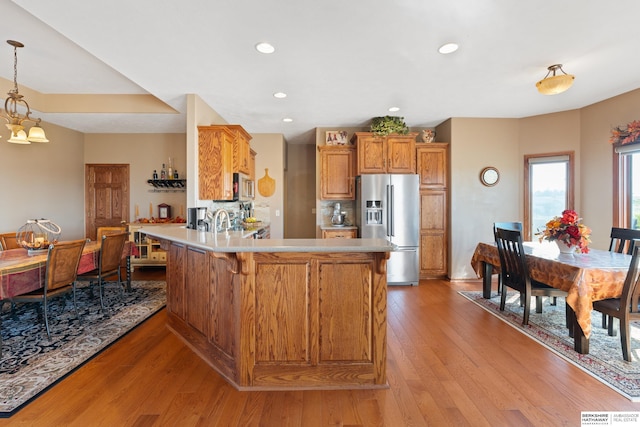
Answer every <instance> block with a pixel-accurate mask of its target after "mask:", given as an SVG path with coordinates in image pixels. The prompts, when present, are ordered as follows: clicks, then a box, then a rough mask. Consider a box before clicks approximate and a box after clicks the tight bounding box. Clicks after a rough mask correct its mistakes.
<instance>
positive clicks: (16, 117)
mask: <svg viewBox="0 0 640 427" xmlns="http://www.w3.org/2000/svg"><path fill="white" fill-rule="evenodd" d="M7 43H8V44H10V45H11V46H13V89H11V90H10V91H9V92H7V95H9V96H8V97H7V99H6V100H5V101H4V110H3V111H0V117H2V118H3V119H5V120H6V121H7V122H8V123H7V125H6V126H7V128H8V129H9V130H10V131H11V138H9V140H8V141H9V142H12V143H14V144H30V143H32V142H49V140H48V139H47V137H46V136H45V134H44V129H42V128H41V127H40V121H41V119H35V118H31V109H30V108H29V104H27V101H25V100H24V99H23V98H24V97H23V96H22V95H20V93H19V92H18V48H19V47H24V45H23V44H22V43H20V42H17V41H15V40H7ZM19 104H20V105H22V106H23V107H24V108H26V109H27V112H26V113H25V114H24V115H22V114H20V113H18V105H19ZM24 122H33V123H35V125H34V126H32V127H31V129H29V135H27V133H26V132H25V131H24V126H23V125H22V123H24Z"/></svg>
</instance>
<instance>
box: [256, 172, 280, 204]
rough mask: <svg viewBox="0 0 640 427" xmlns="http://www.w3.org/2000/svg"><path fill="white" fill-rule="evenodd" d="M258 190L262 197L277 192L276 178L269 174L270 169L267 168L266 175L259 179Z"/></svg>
mask: <svg viewBox="0 0 640 427" xmlns="http://www.w3.org/2000/svg"><path fill="white" fill-rule="evenodd" d="M258 192H259V193H260V195H261V196H262V197H271V196H273V193H275V192H276V180H275V179H273V178H271V177H270V176H269V169H265V170H264V176H263V177H262V178H260V179H259V180H258Z"/></svg>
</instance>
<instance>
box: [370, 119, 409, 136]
mask: <svg viewBox="0 0 640 427" xmlns="http://www.w3.org/2000/svg"><path fill="white" fill-rule="evenodd" d="M371 132H373V133H374V134H375V135H380V136H386V135H389V134H392V133H397V134H400V135H406V134H408V133H409V127H408V126H407V124H406V123H405V122H404V117H398V116H384V117H374V118H373V119H371Z"/></svg>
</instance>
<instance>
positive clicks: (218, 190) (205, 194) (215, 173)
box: [198, 125, 235, 200]
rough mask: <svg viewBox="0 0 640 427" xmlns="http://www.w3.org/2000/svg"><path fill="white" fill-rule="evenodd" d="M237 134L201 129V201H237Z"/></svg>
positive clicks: (220, 128) (224, 128) (223, 128)
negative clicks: (234, 168)
mask: <svg viewBox="0 0 640 427" xmlns="http://www.w3.org/2000/svg"><path fill="white" fill-rule="evenodd" d="M234 140H235V133H234V132H232V131H231V130H230V129H229V127H227V126H217V125H213V126H198V169H199V174H198V178H199V181H198V182H199V192H198V194H199V198H200V199H201V200H232V199H233V150H234Z"/></svg>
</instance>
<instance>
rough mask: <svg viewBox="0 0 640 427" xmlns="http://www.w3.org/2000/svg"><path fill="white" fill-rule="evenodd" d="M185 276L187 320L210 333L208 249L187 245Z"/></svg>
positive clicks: (198, 328) (207, 333)
mask: <svg viewBox="0 0 640 427" xmlns="http://www.w3.org/2000/svg"><path fill="white" fill-rule="evenodd" d="M186 252H187V255H186V257H187V263H186V266H187V267H186V268H187V272H188V274H187V275H186V277H185V291H184V295H185V305H186V306H187V307H188V310H187V311H186V318H185V320H186V321H187V323H188V324H189V325H191V326H192V327H193V328H195V329H196V330H198V331H200V332H201V333H202V334H203V335H204V336H207V337H208V335H209V328H208V326H209V286H210V285H209V262H208V261H209V255H208V253H207V252H206V251H203V250H201V249H196V248H193V247H190V246H189V247H187V251H186Z"/></svg>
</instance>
